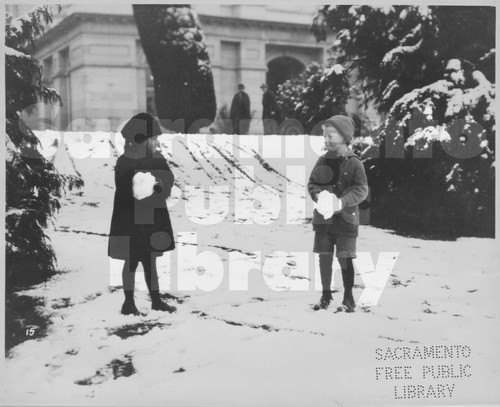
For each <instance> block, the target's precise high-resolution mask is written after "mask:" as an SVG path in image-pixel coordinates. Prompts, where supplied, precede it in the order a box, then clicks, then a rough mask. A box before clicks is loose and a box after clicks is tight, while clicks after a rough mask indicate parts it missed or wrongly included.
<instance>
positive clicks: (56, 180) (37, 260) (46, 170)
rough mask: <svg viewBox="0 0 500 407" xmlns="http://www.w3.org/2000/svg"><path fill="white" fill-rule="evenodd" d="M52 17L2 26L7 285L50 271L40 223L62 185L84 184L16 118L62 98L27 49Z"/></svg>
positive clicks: (38, 15) (44, 13)
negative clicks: (44, 80) (66, 171)
mask: <svg viewBox="0 0 500 407" xmlns="http://www.w3.org/2000/svg"><path fill="white" fill-rule="evenodd" d="M51 20H52V10H51V7H50V6H41V7H38V8H35V9H34V10H32V11H31V12H29V13H28V15H26V16H24V17H21V18H17V19H16V18H13V16H12V15H10V14H9V13H7V15H6V25H5V53H6V55H5V79H6V81H5V85H6V112H5V113H6V131H7V137H6V195H7V196H6V219H5V227H6V235H5V240H6V278H7V286H8V287H12V286H13V285H14V284H23V285H26V284H33V283H35V282H38V281H41V279H43V278H44V277H47V276H48V275H50V274H52V273H53V272H54V271H55V260H56V258H55V254H54V251H53V249H52V247H51V246H50V244H49V242H48V238H47V236H46V234H45V231H44V230H45V228H46V227H47V224H48V222H49V221H50V219H51V217H52V216H53V215H54V213H55V212H56V211H57V210H58V209H59V207H60V204H59V198H61V195H62V194H63V192H64V189H65V188H66V187H68V188H70V189H72V188H75V187H80V186H82V185H83V182H82V180H81V179H79V178H76V177H73V176H65V175H62V174H59V173H58V172H57V170H56V169H55V168H54V166H53V165H52V163H51V162H49V161H47V160H46V159H45V158H44V157H43V156H42V155H41V154H40V153H39V152H38V149H37V145H39V141H38V139H37V137H36V136H35V134H34V133H33V132H32V130H31V129H30V128H29V127H28V126H27V125H26V124H25V123H24V122H23V120H22V119H21V112H23V113H29V111H30V107H31V106H33V105H34V104H36V103H37V102H38V101H40V100H41V101H43V102H46V103H61V99H60V97H59V95H58V94H57V93H56V92H55V91H54V90H52V89H47V88H46V87H44V86H43V85H42V82H41V78H42V69H41V67H40V65H39V63H38V61H37V60H35V59H34V58H33V57H32V56H30V55H29V54H28V53H27V49H29V48H30V47H32V46H33V43H34V40H35V39H36V37H38V36H39V35H40V34H41V33H42V32H43V25H44V23H48V22H50V21H51Z"/></svg>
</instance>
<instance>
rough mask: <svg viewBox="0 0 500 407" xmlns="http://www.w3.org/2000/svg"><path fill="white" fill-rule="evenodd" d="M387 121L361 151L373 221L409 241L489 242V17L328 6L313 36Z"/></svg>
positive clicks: (440, 9) (458, 10)
mask: <svg viewBox="0 0 500 407" xmlns="http://www.w3.org/2000/svg"><path fill="white" fill-rule="evenodd" d="M330 30H332V31H334V32H336V39H335V40H334V43H333V44H332V51H333V55H334V56H335V58H336V61H337V62H338V63H341V64H343V65H344V66H345V67H346V69H347V70H349V71H354V72H355V73H356V75H357V86H358V87H359V88H361V89H362V90H363V91H364V93H365V95H366V96H367V101H371V102H374V103H375V104H376V106H377V107H378V109H379V112H380V113H381V114H383V115H384V118H385V120H384V121H383V123H382V125H381V126H380V128H379V129H378V131H377V133H376V135H374V136H373V137H371V138H370V141H371V142H370V143H366V144H365V145H364V146H363V147H362V148H360V146H357V147H358V148H359V149H360V151H362V152H363V156H364V159H365V166H366V169H367V174H368V177H369V183H370V187H371V190H372V203H373V204H372V211H371V215H372V217H371V221H372V223H374V224H379V225H384V226H389V227H393V228H396V229H400V230H405V231H407V232H414V233H425V234H427V233H429V234H435V233H438V234H447V235H449V236H457V235H480V236H492V235H493V234H494V210H495V208H494V206H495V205H494V184H495V181H494V175H495V174H494V172H495V171H494V161H495V157H494V151H495V150H494V149H495V145H494V144H495V140H494V133H495V117H494V98H495V85H494V83H493V82H494V55H495V51H494V47H495V13H494V9H493V8H491V7H463V6H460V7H452V6H436V7H422V6H393V7H389V6H386V7H371V6H347V5H345V6H344V5H342V6H325V7H324V8H322V9H321V10H320V11H319V12H318V13H317V15H316V16H315V19H314V22H313V32H314V33H315V35H316V37H317V38H318V40H325V39H326V38H327V33H328V31H330Z"/></svg>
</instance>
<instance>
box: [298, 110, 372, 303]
mask: <svg viewBox="0 0 500 407" xmlns="http://www.w3.org/2000/svg"><path fill="white" fill-rule="evenodd" d="M354 128H355V127H354V121H353V120H352V119H351V118H349V117H347V116H341V115H337V116H333V117H331V118H330V119H328V120H326V121H325V123H324V124H323V136H324V138H325V147H326V149H327V150H328V151H327V152H326V154H324V155H323V156H321V157H320V158H319V159H318V161H317V163H316V165H315V166H314V168H313V170H312V172H311V176H310V178H309V183H308V184H307V188H308V191H309V194H310V195H311V198H312V199H313V200H314V202H316V205H315V206H316V209H315V210H314V214H313V229H314V231H315V236H314V249H313V251H314V253H318V254H319V266H320V274H321V284H322V286H323V293H322V295H321V298H320V301H319V303H318V304H316V305H315V306H314V309H315V310H319V309H327V308H328V306H329V305H330V302H331V301H332V293H331V281H332V263H333V253H334V247H335V248H336V252H337V253H336V254H337V258H338V260H339V263H340V266H341V269H342V280H343V284H344V299H343V301H342V305H343V306H344V307H345V309H346V311H349V312H352V311H354V308H355V306H356V303H355V301H354V297H353V294H352V289H353V286H354V266H353V262H352V260H353V258H355V257H356V238H357V236H358V225H359V209H358V204H360V203H361V202H363V201H364V200H365V199H366V197H367V195H368V183H367V180H366V173H365V169H364V166H363V164H362V163H361V161H360V160H359V158H358V157H356V156H355V155H354V153H353V152H352V151H351V150H349V148H348V146H349V144H350V143H351V141H352V139H353V136H354Z"/></svg>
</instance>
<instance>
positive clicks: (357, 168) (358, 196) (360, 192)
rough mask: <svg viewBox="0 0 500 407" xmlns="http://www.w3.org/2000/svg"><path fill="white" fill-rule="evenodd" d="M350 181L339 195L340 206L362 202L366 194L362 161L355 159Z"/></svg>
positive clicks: (366, 183)
mask: <svg viewBox="0 0 500 407" xmlns="http://www.w3.org/2000/svg"><path fill="white" fill-rule="evenodd" d="M353 161H354V163H355V164H354V169H353V177H352V183H351V185H350V186H349V187H347V188H346V189H345V190H344V191H343V192H342V196H341V197H340V199H341V201H342V207H343V208H345V207H348V206H354V205H358V204H360V203H361V202H363V201H364V200H365V199H366V197H367V196H368V181H367V179H366V172H365V167H364V166H363V163H362V162H361V161H360V160H358V159H355V160H353Z"/></svg>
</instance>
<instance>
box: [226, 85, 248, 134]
mask: <svg viewBox="0 0 500 407" xmlns="http://www.w3.org/2000/svg"><path fill="white" fill-rule="evenodd" d="M251 117H252V115H251V114H250V98H249V97H248V94H247V93H246V92H245V85H243V84H242V83H240V84H239V85H238V93H236V94H235V95H234V97H233V102H232V103H231V110H230V112H229V118H230V119H231V120H232V123H233V133H234V134H247V133H248V128H249V127H250V119H251Z"/></svg>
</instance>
